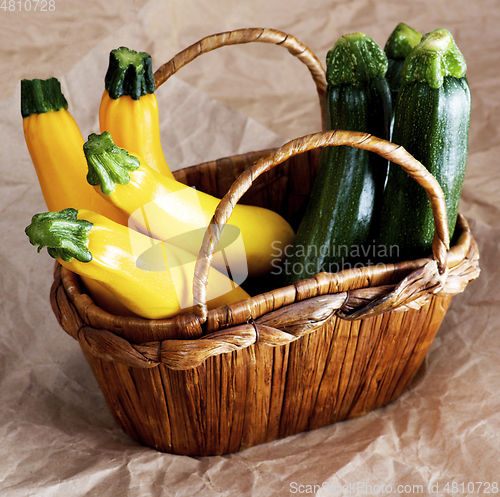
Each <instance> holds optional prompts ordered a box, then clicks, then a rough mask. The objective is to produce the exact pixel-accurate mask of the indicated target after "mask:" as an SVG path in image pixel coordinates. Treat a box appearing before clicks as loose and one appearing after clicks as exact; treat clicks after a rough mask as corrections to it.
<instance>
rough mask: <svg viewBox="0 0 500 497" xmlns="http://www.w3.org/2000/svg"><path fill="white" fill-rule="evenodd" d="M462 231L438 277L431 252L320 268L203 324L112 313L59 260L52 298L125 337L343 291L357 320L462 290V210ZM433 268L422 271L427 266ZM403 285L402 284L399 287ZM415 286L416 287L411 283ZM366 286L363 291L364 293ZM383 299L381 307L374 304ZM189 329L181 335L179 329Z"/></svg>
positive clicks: (249, 314) (193, 327)
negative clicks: (333, 269)
mask: <svg viewBox="0 0 500 497" xmlns="http://www.w3.org/2000/svg"><path fill="white" fill-rule="evenodd" d="M457 230H459V233H460V235H459V237H458V239H457V242H456V243H455V244H454V245H453V247H451V249H450V250H449V251H448V254H447V272H446V274H445V277H444V281H443V279H441V280H439V281H437V280H436V278H435V276H436V274H437V268H436V267H435V266H436V262H435V260H433V259H432V258H431V257H428V258H422V259H416V260H413V261H403V262H397V263H392V264H385V265H383V266H380V265H379V266H365V267H361V268H355V269H345V270H343V271H340V272H338V273H319V274H318V275H316V276H315V277H313V278H309V279H307V280H302V281H299V282H297V283H295V284H293V285H289V286H287V287H281V288H277V289H274V290H270V291H268V292H265V293H262V294H259V295H255V296H253V297H250V298H249V299H247V300H245V301H242V302H237V303H234V304H231V305H226V306H224V307H221V308H217V309H212V310H209V311H208V320H207V322H206V323H205V325H202V324H201V323H200V322H199V320H198V318H197V316H196V315H195V314H194V312H193V311H191V312H185V313H183V314H179V315H177V316H174V317H172V318H166V319H159V320H150V319H146V318H141V317H124V316H116V315H113V314H111V313H109V312H107V311H105V310H104V309H102V308H100V307H99V306H98V305H97V304H96V303H94V301H93V300H92V298H91V297H90V296H89V295H88V294H87V293H85V290H84V288H83V286H82V284H81V282H80V280H79V277H78V275H77V274H75V273H73V272H71V271H70V270H68V269H67V268H64V267H62V266H61V265H60V263H59V262H57V261H56V263H55V270H54V283H53V287H54V288H53V289H52V291H51V300H53V298H54V295H53V294H54V293H55V292H57V291H58V289H62V291H63V292H64V293H65V294H66V296H67V298H68V299H69V302H70V303H71V304H72V305H73V306H74V308H75V311H76V313H77V314H78V315H79V317H80V319H81V320H82V323H84V325H85V326H90V327H92V328H95V329H108V330H110V331H112V332H113V333H115V334H116V335H117V336H122V337H126V336H127V335H128V334H129V332H130V331H136V330H137V329H141V330H142V331H143V333H145V334H150V335H151V336H153V337H158V339H160V340H167V339H178V338H187V339H196V338H199V337H202V336H208V335H209V334H211V333H213V332H215V331H218V330H221V329H228V328H231V327H234V326H237V325H239V324H242V323H248V322H251V320H256V319H259V318H261V317H262V316H263V315H265V314H268V313H269V312H273V311H277V310H279V309H283V308H286V307H288V306H290V305H293V304H296V303H300V302H305V301H307V300H310V299H314V298H319V297H324V296H332V295H337V296H339V295H343V297H342V298H343V301H342V303H341V305H339V306H338V308H337V309H335V312H336V313H337V315H339V316H340V317H342V318H343V319H348V320H354V319H363V318H366V317H371V316H375V315H377V314H382V313H386V312H391V311H395V310H399V311H404V310H406V309H408V308H415V307H419V306H421V305H423V304H424V303H425V301H426V299H427V298H428V297H429V296H430V295H432V294H437V295H455V294H457V293H460V292H462V291H463V290H464V289H465V287H466V286H467V284H468V283H469V282H470V281H472V280H474V279H476V278H477V277H478V275H479V271H480V270H479V262H478V261H479V250H478V247H477V243H476V241H475V240H474V238H473V236H472V234H471V232H470V228H469V226H468V223H467V221H466V219H465V218H464V217H463V216H462V215H461V214H459V217H458V220H457ZM426 271H427V272H429V271H430V272H431V273H433V274H423V273H425V272H426ZM419 278H420V280H419V284H420V286H421V288H420V290H419V291H417V292H416V293H413V294H405V295H404V298H402V297H399V298H398V299H397V300H395V301H393V302H389V303H387V300H388V299H389V298H390V297H388V296H389V295H394V292H401V291H402V290H401V288H402V287H404V286H405V285H406V286H408V285H409V284H410V282H411V281H412V280H416V279H419ZM422 278H427V279H428V283H427V285H422V280H421V279H422ZM398 286H399V289H398ZM411 291H413V292H415V289H414V288H412V289H411ZM363 292H364V295H363ZM359 298H363V302H362V304H358V305H355V304H353V301H354V300H355V299H359ZM381 300H384V302H385V305H384V306H383V307H382V308H379V309H374V308H375V307H376V306H377V305H378V304H380V303H381ZM180 330H182V331H183V332H184V333H182V335H179V331H180Z"/></svg>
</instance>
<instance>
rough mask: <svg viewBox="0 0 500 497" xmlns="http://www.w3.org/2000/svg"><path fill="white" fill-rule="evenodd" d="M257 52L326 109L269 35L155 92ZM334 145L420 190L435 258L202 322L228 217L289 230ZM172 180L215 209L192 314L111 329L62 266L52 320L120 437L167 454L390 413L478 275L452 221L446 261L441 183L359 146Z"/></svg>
mask: <svg viewBox="0 0 500 497" xmlns="http://www.w3.org/2000/svg"><path fill="white" fill-rule="evenodd" d="M253 41H263V42H268V43H275V44H279V45H281V46H285V47H286V48H288V49H289V51H290V52H291V53H292V54H294V55H296V56H298V57H299V59H300V60H302V61H303V62H304V63H305V64H306V65H307V66H308V68H309V70H310V72H311V75H312V76H313V79H314V81H315V83H316V88H317V91H318V94H319V96H320V102H322V101H323V99H322V95H323V94H324V90H325V88H326V82H325V80H324V71H323V70H322V68H321V64H320V63H319V62H318V60H317V58H316V57H315V56H314V54H312V52H311V51H310V50H309V49H307V47H305V46H304V45H302V44H301V43H300V42H298V40H296V39H295V38H293V37H291V36H289V35H286V34H285V33H281V32H279V31H274V30H263V29H247V30H238V31H233V32H230V33H222V34H218V35H214V36H212V37H207V38H206V39H203V40H201V41H200V42H198V43H196V44H194V45H192V46H191V47H188V48H187V49H186V50H184V51H183V52H181V53H180V54H178V55H177V56H176V57H174V59H172V60H171V61H170V62H168V63H167V64H165V65H164V66H162V67H161V68H159V69H158V71H157V72H156V74H155V79H156V83H157V87H158V86H160V85H161V84H162V83H163V82H164V81H165V80H167V79H168V77H170V76H171V75H172V74H174V73H175V71H177V70H178V69H179V68H180V67H182V66H183V65H185V64H186V63H188V62H190V61H191V60H193V59H194V58H196V57H197V56H198V55H201V54H202V53H205V52H207V51H210V50H213V49H214V48H218V47H221V46H224V45H230V44H238V43H248V42H253ZM322 112H324V111H323V110H322ZM338 145H349V146H354V147H358V148H363V149H366V150H371V151H373V152H375V153H378V154H380V155H383V156H384V157H387V158H388V159H390V160H391V161H393V162H394V163H396V164H399V165H400V166H401V167H403V168H404V169H405V170H406V172H407V173H408V174H410V176H412V177H413V178H414V179H415V181H417V182H418V183H419V184H421V185H422V187H424V188H425V189H426V191H427V193H428V195H429V198H430V200H431V205H432V208H433V213H434V217H435V225H436V235H435V239H434V243H433V250H432V254H431V255H430V256H429V257H428V258H423V259H419V260H415V261H406V262H401V263H396V264H386V265H383V266H369V267H363V268H357V269H349V270H345V271H341V272H339V273H335V274H332V273H320V274H318V275H316V276H315V277H314V278H311V279H308V280H304V281H301V282H298V283H296V284H295V285H292V286H289V287H283V288H275V289H271V290H269V291H266V292H263V293H259V295H256V296H255V297H252V298H250V299H248V300H246V301H243V302H239V303H236V304H232V305H230V306H226V307H224V308H219V309H213V310H210V311H208V310H207V307H206V304H205V285H206V281H207V275H208V270H209V268H210V261H211V256H212V255H213V253H214V251H215V250H216V246H217V242H218V239H219V236H220V232H221V230H222V227H223V226H224V224H225V223H226V222H227V220H228V218H229V216H230V214H231V211H232V208H233V206H234V205H235V204H236V202H238V201H241V202H244V203H251V204H253V205H259V206H262V207H266V208H270V209H273V210H275V211H276V212H279V213H280V214H281V215H283V216H284V217H285V218H286V219H288V220H289V221H290V222H292V223H293V221H294V219H296V218H297V214H298V213H299V212H300V209H301V207H302V205H303V202H304V200H305V199H306V197H307V194H308V192H309V190H310V187H311V186H312V183H313V181H314V177H315V173H316V170H317V166H318V158H319V151H320V149H321V147H324V146H338ZM264 173H265V174H264ZM175 176H176V177H177V179H178V180H179V181H182V182H184V183H186V184H189V185H191V186H195V187H197V188H199V189H201V190H203V191H205V192H207V193H209V194H212V195H214V196H217V197H219V198H221V197H224V198H223V199H222V201H221V203H220V205H219V207H218V208H217V210H216V212H215V215H214V218H213V226H214V228H213V229H209V230H207V233H206V236H205V239H204V243H203V247H202V250H201V252H200V254H201V255H202V256H200V257H199V259H198V262H197V267H196V275H197V277H196V278H195V281H194V282H193V293H194V298H195V306H194V310H193V311H192V312H189V313H184V314H180V315H178V316H175V317H174V318H170V319H165V320H146V319H141V318H131V317H121V316H114V315H111V314H109V313H107V312H105V311H104V310H103V309H101V308H99V307H98V306H96V305H95V304H94V302H93V301H92V299H91V298H90V297H89V296H88V295H87V294H86V293H85V289H84V288H83V286H82V284H81V282H80V280H79V278H78V277H77V276H76V275H75V274H74V273H72V272H70V271H68V270H67V269H65V268H62V267H61V266H60V265H59V264H57V263H56V267H55V272H54V283H53V285H52V289H51V304H52V308H53V311H54V313H55V315H56V317H57V319H58V321H59V323H60V325H61V327H62V328H63V329H64V330H65V331H66V332H67V333H68V334H69V335H71V336H72V337H73V338H75V339H76V340H78V342H79V344H80V346H81V348H82V350H83V352H84V354H85V357H86V358H87V361H88V362H89V364H90V366H91V368H92V370H93V372H94V374H95V376H96V378H97V380H98V382H99V385H100V387H101V389H102V392H103V394H104V396H105V398H106V401H107V403H108V406H109V408H110V411H111V413H112V414H113V416H114V418H115V419H116V421H117V423H118V424H119V425H120V426H121V427H122V428H123V430H124V431H125V432H126V433H127V434H129V435H130V436H131V437H132V438H134V439H135V440H137V441H139V442H141V443H143V444H145V445H148V446H150V447H153V448H156V449H157V450H160V451H164V452H171V453H176V454H186V455H215V454H224V453H231V452H236V451H239V450H242V449H243V448H246V447H250V446H253V445H256V444H260V443H263V442H267V441H271V440H275V439H277V438H281V437H284V436H287V435H291V434H296V433H300V432H302V431H306V430H310V429H314V428H318V427H321V426H325V425H328V424H331V423H334V422H336V421H340V420H344V419H349V418H353V417H356V416H360V415H363V414H365V413H367V412H369V411H371V410H373V409H376V408H379V407H381V406H384V405H386V404H387V403H389V402H391V401H393V400H394V399H396V398H397V397H398V396H399V395H401V393H402V392H403V391H404V390H405V389H406V388H407V386H408V385H409V383H410V382H411V380H412V378H413V377H414V376H415V374H416V372H417V370H418V368H419V367H420V365H421V363H422V361H423V359H424V357H425V355H426V353H427V352H428V350H429V347H430V345H431V344H432V341H433V339H434V336H435V334H436V332H437V330H438V328H439V326H440V324H441V322H442V319H443V318H444V315H445V313H446V310H447V308H448V306H449V303H450V301H451V298H452V296H453V295H455V294H457V293H460V292H462V291H463V290H464V289H465V287H466V286H467V284H468V283H469V282H470V281H472V280H473V279H475V278H477V276H478V274H479V265H478V259H479V254H478V249H477V245H476V243H475V240H474V238H473V237H472V235H471V233H470V230H469V227H468V225H467V222H466V220H465V219H464V218H463V217H462V216H460V215H459V218H458V222H457V228H456V231H457V233H458V237H457V238H456V240H457V241H456V243H455V244H454V245H453V247H451V248H450V247H449V237H448V230H447V223H446V209H445V207H444V198H443V194H442V191H441V189H440V188H439V185H438V184H437V182H436V181H435V179H434V178H433V177H432V176H431V175H430V174H429V173H428V172H427V170H426V169H425V168H424V167H423V166H422V165H421V164H420V163H418V162H417V161H416V160H415V159H414V158H413V157H411V156H410V155H409V154H408V153H407V152H406V151H405V150H404V149H402V148H401V147H398V146H396V145H394V144H392V143H389V142H386V141H384V140H380V139H378V138H376V137H373V136H370V135H367V134H364V133H355V132H345V131H338V130H337V131H329V132H323V133H316V134H313V135H308V136H305V137H302V138H300V139H297V140H293V141H291V142H290V143H288V144H286V145H284V146H283V147H280V148H279V149H277V150H272V151H269V150H267V151H260V152H252V153H248V154H243V155H239V156H233V157H227V158H223V159H219V160H217V161H212V162H207V163H204V164H200V165H197V166H192V167H189V168H187V169H184V170H182V171H177V172H176V173H175Z"/></svg>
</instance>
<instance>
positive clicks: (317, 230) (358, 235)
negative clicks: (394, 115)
mask: <svg viewBox="0 0 500 497" xmlns="http://www.w3.org/2000/svg"><path fill="white" fill-rule="evenodd" d="M386 70H387V57H386V55H385V53H384V51H383V50H382V49H381V48H380V47H379V46H378V45H377V44H376V43H375V42H374V41H373V40H372V39H371V38H369V37H368V36H366V35H365V34H363V33H353V34H349V35H345V36H343V37H341V38H340V39H339V40H338V41H337V42H336V43H335V45H334V47H333V48H332V50H330V52H329V53H328V56H327V82H328V87H327V92H326V117H327V128H328V129H343V130H347V131H361V132H367V133H371V134H373V135H375V136H378V137H379V138H388V133H389V121H390V116H391V102H390V91H389V86H388V84H387V81H386V80H385V72H386ZM387 167H388V162H387V161H386V160H385V159H382V158H381V157H379V156H378V155H376V154H374V153H371V152H367V151H364V150H359V149H356V148H352V147H348V146H338V147H327V148H325V149H323V150H322V152H321V158H320V164H319V169H318V174H317V177H316V179H315V183H314V185H313V188H312V191H311V193H310V196H309V199H308V204H307V208H306V209H305V213H304V216H303V218H302V220H301V223H300V225H299V228H298V230H297V235H296V238H295V242H294V246H293V248H292V250H291V254H290V256H289V257H288V258H287V260H286V261H285V263H284V265H283V266H282V268H281V269H282V271H283V272H284V274H285V278H284V280H285V283H286V284H291V283H293V282H295V281H298V280H301V279H304V278H307V277H310V276H313V275H315V274H316V273H318V272H320V271H328V272H337V271H339V270H342V269H347V268H350V267H353V266H355V265H357V264H359V265H363V264H365V263H369V261H368V259H369V257H370V255H371V254H369V253H368V252H367V251H369V250H370V245H371V244H372V243H371V242H372V241H373V240H372V228H373V227H372V216H373V211H374V207H375V206H376V205H377V203H378V202H379V200H381V194H382V190H383V187H384V183H385V180H386V175H387ZM367 244H368V245H369V246H368V247H366V245H367Z"/></svg>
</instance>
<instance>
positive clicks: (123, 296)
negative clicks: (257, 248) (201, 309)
mask: <svg viewBox="0 0 500 497" xmlns="http://www.w3.org/2000/svg"><path fill="white" fill-rule="evenodd" d="M78 219H85V220H87V221H90V222H91V223H92V224H93V226H92V228H91V230H90V231H89V233H88V249H89V250H90V252H91V253H92V260H91V261H90V262H79V261H78V260H76V259H72V260H71V261H70V262H65V261H63V260H62V259H58V260H59V262H60V263H61V264H62V265H63V266H65V267H67V268H68V269H69V270H71V271H73V272H75V273H77V274H79V275H81V276H85V277H86V278H87V279H92V280H95V281H97V282H98V284H99V285H100V286H102V287H103V288H105V289H106V290H108V291H110V292H112V293H113V295H114V296H115V297H116V298H117V300H118V301H119V302H120V303H121V304H122V305H123V306H125V307H126V308H127V309H129V310H130V311H132V312H133V313H134V314H136V315H138V316H141V317H144V318H147V319H163V318H169V317H172V316H175V315H177V314H179V313H181V312H186V311H188V310H190V309H191V308H192V304H193V293H192V285H193V278H194V266H195V262H196V257H195V256H193V255H192V254H189V253H188V252H186V251H184V250H182V249H180V248H178V247H175V246H173V245H170V244H167V243H163V242H159V241H157V240H153V239H151V238H149V237H147V236H146V235H143V234H141V233H138V232H136V231H134V230H131V229H129V228H127V227H125V226H123V225H120V224H118V223H114V222H113V221H110V220H109V219H106V218H105V217H104V216H101V215H100V214H96V213H94V212H91V211H87V210H79V211H78ZM153 246H154V247H155V249H157V250H155V251H154V252H155V254H156V255H157V256H159V257H157V258H153V259H152V260H153V263H154V266H155V268H157V269H158V270H149V271H148V270H143V269H140V268H139V267H138V264H137V258H138V256H141V254H144V252H145V251H147V250H148V249H151V247H153ZM161 267H163V270H160V268H161ZM166 268H168V269H166ZM220 293H222V295H219V294H220ZM247 298H249V295H248V294H247V293H246V292H245V291H244V290H243V289H242V288H241V287H239V286H235V285H234V283H233V282H232V281H231V280H229V279H228V278H227V277H226V276H224V275H223V274H222V273H220V272H219V271H217V270H215V269H213V268H212V269H211V270H210V273H209V278H208V286H207V300H208V302H207V304H208V307H209V308H216V307H221V306H224V305H227V304H231V303H234V302H238V301H241V300H245V299H247Z"/></svg>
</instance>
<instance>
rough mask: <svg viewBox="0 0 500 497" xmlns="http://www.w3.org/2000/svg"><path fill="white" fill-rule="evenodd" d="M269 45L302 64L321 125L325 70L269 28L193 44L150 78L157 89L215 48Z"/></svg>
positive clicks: (298, 45)
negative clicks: (309, 79) (314, 93)
mask: <svg viewBox="0 0 500 497" xmlns="http://www.w3.org/2000/svg"><path fill="white" fill-rule="evenodd" d="M252 42H259V43H270V44H274V45H279V46H282V47H284V48H286V49H288V51H289V52H290V53H291V54H292V55H294V56H295V57H297V58H298V59H299V60H300V61H301V62H303V63H304V64H305V65H306V66H307V68H308V69H309V72H310V73H311V77H312V79H313V81H314V83H315V84H316V91H317V93H318V97H319V100H320V106H321V115H322V120H323V121H322V122H323V124H324V122H325V103H324V95H325V92H326V86H327V84H326V77H325V70H324V69H323V66H322V65H321V62H320V61H319V59H318V58H317V57H316V55H315V54H314V53H313V52H312V51H311V50H310V49H309V48H308V47H307V46H306V45H304V44H303V43H302V42H300V41H299V40H297V38H295V37H293V36H291V35H289V34H287V33H284V32H283V31H278V30H276V29H269V28H244V29H237V30H234V31H226V32H224V33H217V34H214V35H210V36H207V37H205V38H202V39H201V40H199V41H197V42H196V43H193V44H192V45H190V46H189V47H187V48H186V49H184V50H183V51H182V52H179V53H178V54H177V55H176V56H175V57H174V58H172V59H171V60H169V61H168V62H166V63H165V64H163V65H162V66H160V67H159V68H158V69H157V70H156V71H155V74H154V78H155V85H156V88H159V87H160V86H161V85H162V84H163V83H164V82H165V81H166V80H167V79H168V78H170V76H172V75H173V74H175V73H176V72H177V71H178V70H179V69H181V68H182V67H184V66H185V65H186V64H189V62H191V61H193V60H194V59H196V58H197V57H199V56H200V55H202V54H205V53H208V52H211V51H212V50H215V49H217V48H221V47H224V46H230V45H241V44H245V43H252Z"/></svg>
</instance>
